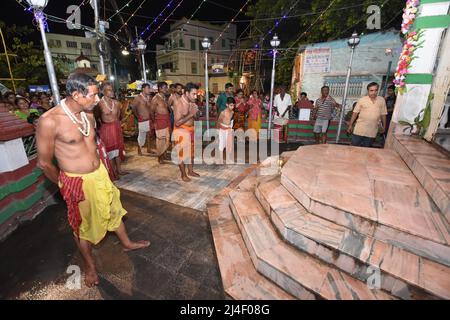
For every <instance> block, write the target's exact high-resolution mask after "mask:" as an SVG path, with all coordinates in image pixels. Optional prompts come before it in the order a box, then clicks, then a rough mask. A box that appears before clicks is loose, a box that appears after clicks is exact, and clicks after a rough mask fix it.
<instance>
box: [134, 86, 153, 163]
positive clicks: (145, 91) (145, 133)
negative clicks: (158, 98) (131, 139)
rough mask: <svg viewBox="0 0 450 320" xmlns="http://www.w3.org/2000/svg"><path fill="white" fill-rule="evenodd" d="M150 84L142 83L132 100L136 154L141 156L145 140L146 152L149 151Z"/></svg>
mask: <svg viewBox="0 0 450 320" xmlns="http://www.w3.org/2000/svg"><path fill="white" fill-rule="evenodd" d="M150 91H151V89H150V85H149V84H148V83H144V84H143V85H142V92H141V93H140V94H139V95H138V96H137V97H136V98H134V100H133V102H132V107H133V113H134V115H135V117H136V118H137V119H138V127H139V135H138V138H137V141H138V154H139V155H140V156H142V147H143V146H144V145H145V142H146V141H147V152H148V153H150V138H151V137H150Z"/></svg>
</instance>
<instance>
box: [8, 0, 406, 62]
mask: <svg viewBox="0 0 450 320" xmlns="http://www.w3.org/2000/svg"><path fill="white" fill-rule="evenodd" d="M133 1H134V0H129V1H128V2H127V3H126V4H125V5H123V6H122V7H120V9H118V10H114V13H113V14H112V15H111V16H110V17H109V18H108V19H107V21H112V19H113V18H114V17H115V16H116V15H119V14H127V15H128V19H127V20H126V21H125V23H123V24H122V25H121V26H120V27H119V29H118V30H117V31H116V32H115V33H112V32H107V31H106V32H105V36H106V37H107V38H108V37H110V38H111V39H114V40H115V41H117V42H118V44H119V45H120V46H121V47H122V48H126V47H128V46H129V45H130V43H129V41H128V40H123V39H121V38H120V37H119V36H118V34H119V32H120V31H121V30H122V29H123V28H124V27H128V26H129V25H128V23H129V21H130V20H131V19H132V18H133V17H147V16H142V15H138V14H137V11H138V10H139V9H141V8H142V5H143V4H144V3H145V2H146V0H142V2H141V3H140V4H139V6H138V7H137V8H136V9H135V10H134V11H133V13H131V14H130V13H126V12H124V11H123V10H124V9H126V8H128V7H130V5H131V4H132V2H133ZM174 1H175V0H170V1H169V2H168V3H167V4H166V5H165V6H164V8H163V10H162V11H161V12H160V13H159V14H158V15H157V16H156V17H151V18H153V20H152V22H151V23H149V24H148V25H147V26H145V27H144V29H142V32H141V34H140V36H142V35H144V34H145V32H147V31H149V30H150V28H151V26H152V25H154V24H155V23H157V22H158V21H162V22H161V23H160V24H159V25H158V27H157V28H155V29H154V30H153V32H152V33H151V34H150V35H149V36H148V37H147V38H146V39H145V41H148V40H149V39H150V38H151V37H152V36H154V35H155V34H156V33H157V32H162V31H160V29H161V27H162V26H163V25H164V23H165V22H167V21H174V20H171V19H170V17H171V16H172V15H173V14H174V13H175V11H176V10H177V9H178V8H179V7H180V6H181V4H182V3H183V1H184V0H180V1H179V2H178V4H177V5H176V6H175V8H174V9H173V10H172V11H171V12H170V13H169V14H168V15H167V16H166V17H165V18H163V14H164V13H165V12H166V11H167V9H169V8H170V7H171V6H172V5H173V3H174ZM208 1H209V0H201V1H200V3H199V5H198V6H197V8H196V9H195V10H194V12H193V13H192V14H191V15H190V17H189V19H188V20H187V22H186V24H189V23H190V21H191V20H192V19H193V18H194V16H195V14H196V13H197V12H198V11H199V10H200V9H201V7H202V6H203V5H204V4H205V3H206V2H208ZM388 1H390V0H385V1H384V2H383V3H382V5H381V7H383V6H384V5H385V4H386V3H387V2H388ZM16 2H17V3H18V4H19V5H21V6H22V7H23V8H24V10H27V11H30V12H31V10H30V7H29V6H28V5H27V4H24V3H26V2H25V0H16ZM89 2H90V1H89V0H82V1H81V3H80V4H79V5H78V6H77V8H76V9H75V11H74V12H76V11H78V10H80V8H81V7H83V6H84V5H85V4H86V3H89ZM209 2H212V1H209ZM249 2H250V0H247V1H245V3H244V4H243V5H242V6H241V8H240V9H239V10H235V11H236V12H237V13H236V14H235V15H234V16H233V17H232V18H231V20H221V22H224V21H227V22H228V23H227V24H226V26H225V27H224V29H223V30H222V31H221V32H220V34H219V36H218V37H217V38H216V39H215V40H214V41H213V43H212V44H211V46H210V48H209V49H208V51H211V52H229V51H233V50H235V51H236V50H237V51H247V50H258V51H259V50H262V51H265V50H267V49H264V48H262V46H260V45H258V46H256V45H255V46H254V47H253V48H235V49H233V50H232V49H214V48H213V46H214V44H216V43H217V42H218V41H219V40H220V39H221V38H222V37H223V36H224V34H225V33H226V31H227V30H228V29H229V28H230V26H231V24H232V23H236V22H244V21H257V20H261V21H263V20H266V21H267V20H275V23H274V26H273V27H272V28H271V29H270V30H269V31H268V32H266V33H265V35H264V37H262V38H260V43H262V41H263V40H264V39H265V38H266V37H267V36H269V35H271V34H273V31H274V30H275V29H276V28H278V27H279V25H280V24H281V22H283V21H284V20H285V19H289V18H293V17H295V18H297V17H300V16H308V15H318V17H317V18H316V19H315V20H314V22H313V23H311V24H310V25H309V27H308V28H307V29H306V30H305V31H303V32H301V33H300V34H299V36H298V37H297V38H296V39H295V40H294V41H293V42H291V44H290V45H289V47H287V48H278V49H277V50H278V52H281V53H283V52H284V53H287V52H289V51H292V50H293V49H296V48H294V47H295V45H296V44H297V43H298V42H299V41H300V40H301V39H302V38H303V37H305V36H306V35H307V34H308V32H310V30H311V29H312V28H313V27H314V26H315V25H316V24H317V23H318V22H319V21H320V20H321V19H322V18H323V17H324V15H325V14H326V13H327V12H333V11H342V10H347V9H349V8H355V7H359V6H363V4H357V5H351V6H346V7H340V8H332V6H333V4H334V3H335V2H336V0H332V1H330V3H329V5H328V6H327V7H326V8H325V9H324V10H323V11H321V12H307V13H302V14H295V15H289V13H290V12H291V11H292V10H293V8H294V7H295V6H296V5H297V4H298V3H299V2H300V1H299V0H298V1H296V2H295V3H294V4H293V5H291V6H290V7H289V9H288V10H287V12H285V13H284V14H283V15H282V16H281V17H264V18H260V19H251V20H245V19H242V20H238V19H237V17H238V16H239V14H241V13H242V12H243V11H244V9H245V7H246V6H247V5H248V4H249ZM44 17H45V18H47V19H48V20H49V21H53V22H57V23H67V22H68V19H64V18H60V17H56V16H53V15H49V14H44ZM395 17H397V16H395ZM395 17H394V18H395ZM147 18H149V17H147ZM394 18H393V19H394ZM393 19H391V20H390V22H391V21H392V20H393ZM176 21H178V20H176ZM206 22H213V21H206ZM214 22H219V21H214ZM359 22H360V21H358V22H356V23H355V24H354V25H353V26H350V27H349V28H348V29H346V30H350V29H351V28H353V27H354V26H356V25H357V24H359ZM80 27H81V28H82V29H83V30H88V31H90V32H95V29H94V28H92V27H90V26H86V25H82V24H80ZM343 32H345V31H343ZM343 32H341V33H340V35H341V34H342V33H343ZM337 37H338V36H337ZM137 39H138V38H136V39H134V41H137ZM146 51H147V52H156V51H152V50H146Z"/></svg>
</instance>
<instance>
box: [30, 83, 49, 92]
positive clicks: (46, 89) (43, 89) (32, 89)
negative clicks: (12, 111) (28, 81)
mask: <svg viewBox="0 0 450 320" xmlns="http://www.w3.org/2000/svg"><path fill="white" fill-rule="evenodd" d="M28 90H29V91H30V92H50V87H49V86H48V85H40V86H39V85H38V86H36V85H31V86H28Z"/></svg>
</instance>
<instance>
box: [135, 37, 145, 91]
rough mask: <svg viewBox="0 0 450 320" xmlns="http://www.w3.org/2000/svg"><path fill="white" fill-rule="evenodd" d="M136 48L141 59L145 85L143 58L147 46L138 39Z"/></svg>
mask: <svg viewBox="0 0 450 320" xmlns="http://www.w3.org/2000/svg"><path fill="white" fill-rule="evenodd" d="M137 47H138V49H139V51H140V52H141V58H142V74H143V75H144V83H147V72H146V71H145V57H144V52H145V49H146V48H147V45H146V44H145V41H144V40H142V39H139V41H138V43H137Z"/></svg>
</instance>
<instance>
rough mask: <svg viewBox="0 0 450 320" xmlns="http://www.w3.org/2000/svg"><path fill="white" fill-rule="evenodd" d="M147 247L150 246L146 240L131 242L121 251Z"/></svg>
mask: <svg viewBox="0 0 450 320" xmlns="http://www.w3.org/2000/svg"><path fill="white" fill-rule="evenodd" d="M149 245H150V241H147V240H140V241H137V242H133V241H131V242H130V243H128V244H127V245H123V251H131V250H137V249H142V248H147V247H148V246H149Z"/></svg>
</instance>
